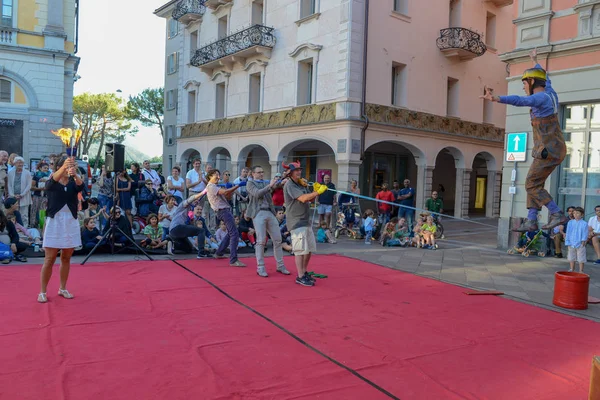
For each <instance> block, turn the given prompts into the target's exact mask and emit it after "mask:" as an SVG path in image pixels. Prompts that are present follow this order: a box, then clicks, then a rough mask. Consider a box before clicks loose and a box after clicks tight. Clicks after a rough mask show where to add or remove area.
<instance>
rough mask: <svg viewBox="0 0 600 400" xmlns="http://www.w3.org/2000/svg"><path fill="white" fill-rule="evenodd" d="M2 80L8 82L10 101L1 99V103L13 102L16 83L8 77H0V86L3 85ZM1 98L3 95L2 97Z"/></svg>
mask: <svg viewBox="0 0 600 400" xmlns="http://www.w3.org/2000/svg"><path fill="white" fill-rule="evenodd" d="M2 82H8V97H9V98H8V101H1V100H0V103H12V102H13V98H14V92H15V90H14V83H12V82H11V81H10V80H8V79H4V78H0V88H1V87H2ZM0 98H1V97H0Z"/></svg>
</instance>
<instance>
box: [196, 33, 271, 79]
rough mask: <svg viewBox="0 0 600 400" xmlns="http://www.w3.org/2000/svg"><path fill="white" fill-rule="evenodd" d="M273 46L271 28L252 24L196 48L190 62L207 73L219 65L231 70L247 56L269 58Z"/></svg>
mask: <svg viewBox="0 0 600 400" xmlns="http://www.w3.org/2000/svg"><path fill="white" fill-rule="evenodd" d="M273 46H275V35H273V28H269V27H266V26H263V25H253V26H251V27H250V28H247V29H244V30H242V31H239V32H236V33H234V34H232V35H229V36H227V37H225V38H223V39H220V40H217V41H216V42H214V43H211V44H209V45H208V46H204V47H202V48H200V49H198V50H196V51H195V52H194V53H193V54H192V58H191V59H190V64H192V65H193V66H195V67H200V69H201V70H202V71H203V72H206V73H207V74H211V73H212V71H213V70H214V69H215V68H220V67H225V68H226V69H228V70H232V69H233V65H234V64H236V63H240V64H242V65H243V64H244V63H245V61H246V59H247V58H249V57H251V56H254V55H257V54H260V55H263V56H264V57H265V58H271V50H272V49H273Z"/></svg>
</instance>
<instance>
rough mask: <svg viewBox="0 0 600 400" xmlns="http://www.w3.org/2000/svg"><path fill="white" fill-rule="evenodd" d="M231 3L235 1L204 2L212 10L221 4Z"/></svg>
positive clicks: (212, 0) (215, 0)
mask: <svg viewBox="0 0 600 400" xmlns="http://www.w3.org/2000/svg"><path fill="white" fill-rule="evenodd" d="M229 3H233V0H206V3H204V4H205V5H206V7H208V8H210V9H211V10H215V9H217V8H219V6H222V5H225V4H229Z"/></svg>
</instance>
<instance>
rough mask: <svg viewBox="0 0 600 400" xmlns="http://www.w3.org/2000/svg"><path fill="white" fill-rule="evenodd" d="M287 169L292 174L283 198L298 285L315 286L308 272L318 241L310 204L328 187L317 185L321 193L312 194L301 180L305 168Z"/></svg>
mask: <svg viewBox="0 0 600 400" xmlns="http://www.w3.org/2000/svg"><path fill="white" fill-rule="evenodd" d="M283 168H285V169H287V170H289V171H290V174H289V177H290V179H289V180H288V181H287V182H286V183H285V185H284V186H283V196H284V199H285V214H286V219H287V228H288V230H289V231H290V234H291V236H292V249H293V251H294V256H295V261H296V269H297V270H298V276H297V277H296V283H297V284H300V285H302V286H314V285H315V281H314V279H313V278H312V277H311V276H310V275H308V272H307V271H306V269H307V267H308V262H309V261H310V256H311V253H313V252H314V251H316V250H317V241H316V240H315V234H314V232H313V230H312V227H311V226H310V222H309V210H310V206H309V203H310V202H311V201H313V200H314V199H315V198H316V197H317V196H318V195H320V194H323V193H324V192H325V191H326V190H327V186H324V185H323V186H320V185H318V184H316V183H315V190H316V189H317V187H318V186H320V187H319V189H318V190H319V191H314V192H312V193H309V192H308V184H307V182H306V180H304V179H302V178H301V176H302V167H301V166H300V163H299V162H293V163H289V164H285V163H284V164H283Z"/></svg>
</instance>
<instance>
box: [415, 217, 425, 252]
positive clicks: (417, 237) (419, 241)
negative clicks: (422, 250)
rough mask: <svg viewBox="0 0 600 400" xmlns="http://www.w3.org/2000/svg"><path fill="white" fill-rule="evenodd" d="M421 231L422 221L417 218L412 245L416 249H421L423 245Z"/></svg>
mask: <svg viewBox="0 0 600 400" xmlns="http://www.w3.org/2000/svg"><path fill="white" fill-rule="evenodd" d="M422 230H423V219H422V218H419V219H417V224H416V225H415V227H414V228H413V233H414V236H413V244H414V245H415V247H417V248H419V247H423V245H424V244H425V240H424V239H423V232H422Z"/></svg>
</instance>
